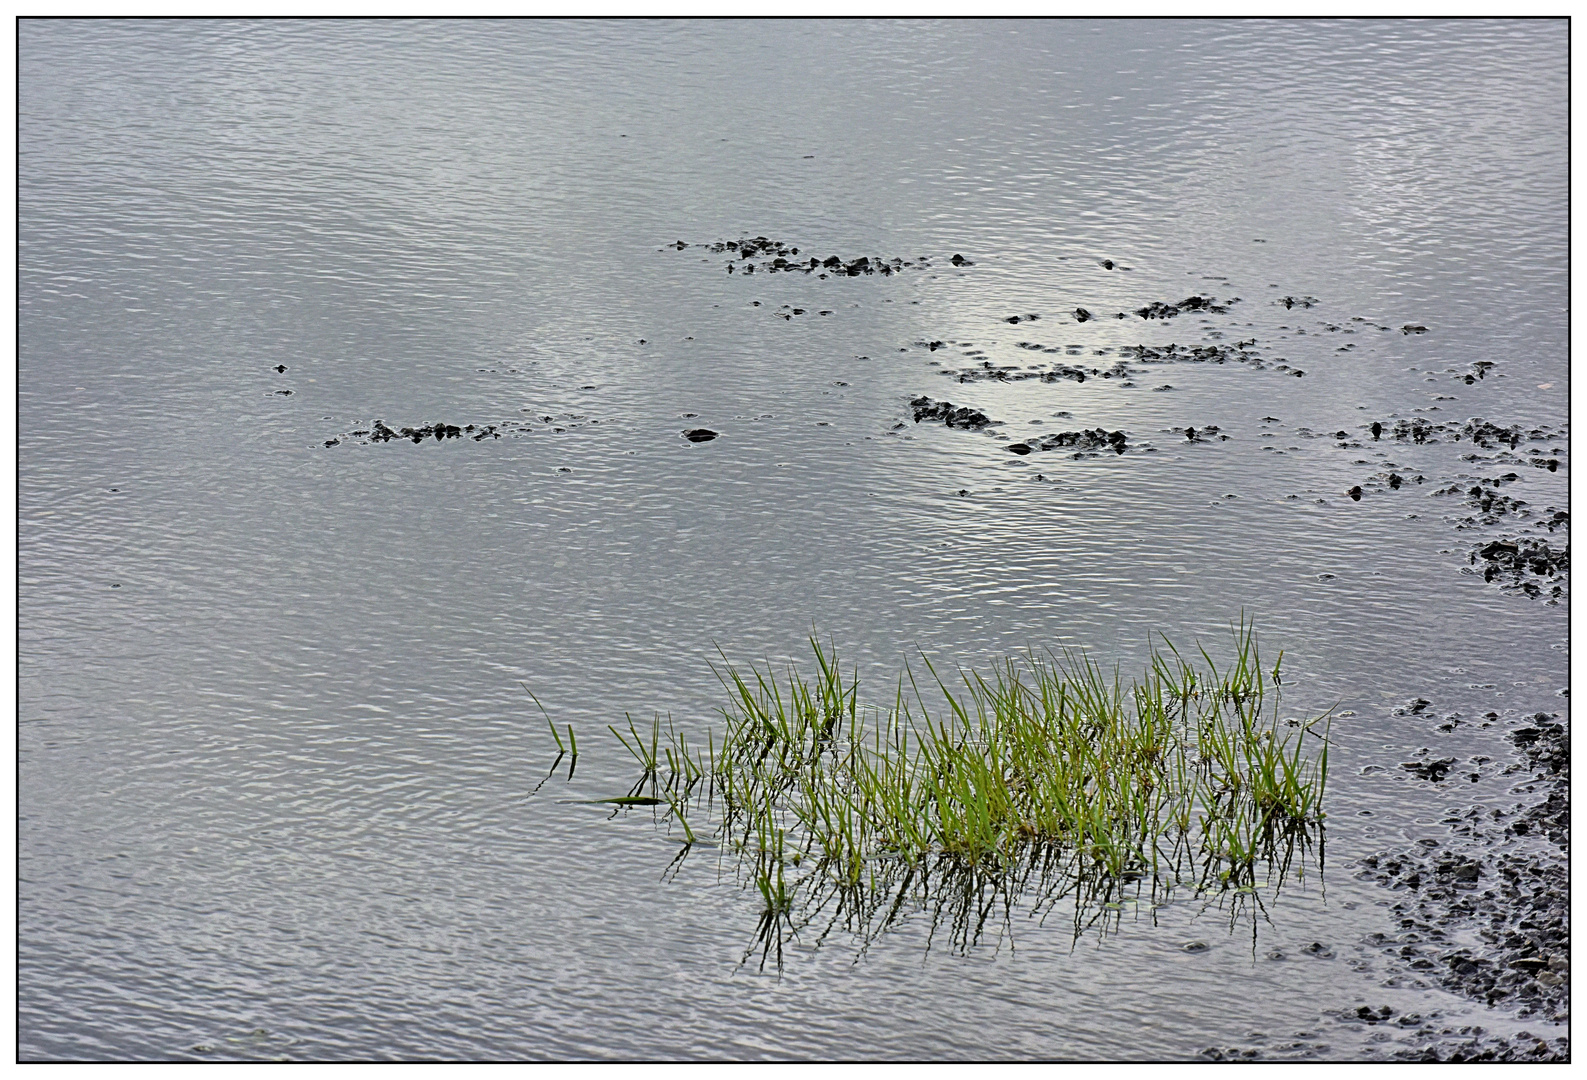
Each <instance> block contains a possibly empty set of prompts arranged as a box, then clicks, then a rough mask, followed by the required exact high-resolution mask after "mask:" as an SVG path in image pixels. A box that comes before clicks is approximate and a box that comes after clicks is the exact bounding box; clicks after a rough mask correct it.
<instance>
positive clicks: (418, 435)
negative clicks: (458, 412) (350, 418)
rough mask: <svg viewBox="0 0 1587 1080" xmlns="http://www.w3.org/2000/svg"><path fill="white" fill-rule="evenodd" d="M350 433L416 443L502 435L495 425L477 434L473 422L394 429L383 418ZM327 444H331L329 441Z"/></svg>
mask: <svg viewBox="0 0 1587 1080" xmlns="http://www.w3.org/2000/svg"><path fill="white" fill-rule="evenodd" d="M350 434H352V435H354V436H365V435H367V436H368V438H369V441H370V442H391V441H392V440H393V439H409V440H412V441H413V442H414V443H422V442H424V440H426V439H434V440H435V441H436V442H441V441H442V440H444V439H461V438H462V437H463V436H464V435H465V434H473V436H474V440H475V441H476V442H477V441H479V440H480V439H485V438H489V437H491V436H493V435H495V436H496V438H500V437H501V436H499V435H496V428H495V426H494V425H492V426H490V427H488V428H482V429H479V431H478V433H477V434H475V428H474V425H473V424H467V425H464V426H463V427H458V426H457V425H456V424H441V423H436V424H426V425H424V426H423V427H418V428H411V427H405V428H397V429H395V430H393V429H392V428H390V427H387V426H386V423H385V421H383V420H376V421H375V425H374V429H373V430H371V431H354V432H351V433H350ZM326 445H330V444H329V443H327V444H326Z"/></svg>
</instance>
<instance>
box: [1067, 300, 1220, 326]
mask: <svg viewBox="0 0 1587 1080" xmlns="http://www.w3.org/2000/svg"><path fill="white" fill-rule="evenodd" d="M1237 303H1239V297H1235V298H1234V299H1233V300H1229V301H1226V302H1224V303H1222V304H1220V303H1218V302H1217V300H1216V299H1215V298H1214V297H1211V296H1187V297H1185V298H1184V299H1183V300H1181V301H1179V303H1177V304H1165V303H1163V302H1161V301H1159V300H1154V301H1152V302H1151V303H1150V304H1147V305H1146V306H1145V307H1142V308H1136V309H1135V314H1137V315H1139V316H1140V317H1141V318H1143V319H1172V318H1173V317H1174V316H1176V315H1179V314H1180V313H1181V312H1185V311H1206V312H1210V313H1212V314H1216V315H1223V314H1225V313H1227V312H1228V310H1229V305H1230V304H1237ZM1081 321H1082V322H1083V321H1084V320H1081Z"/></svg>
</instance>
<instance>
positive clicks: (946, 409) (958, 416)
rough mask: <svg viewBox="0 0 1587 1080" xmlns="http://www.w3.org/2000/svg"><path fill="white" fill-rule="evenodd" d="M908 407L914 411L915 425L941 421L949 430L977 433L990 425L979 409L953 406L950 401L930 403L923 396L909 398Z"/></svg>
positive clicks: (988, 418)
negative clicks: (924, 421)
mask: <svg viewBox="0 0 1587 1080" xmlns="http://www.w3.org/2000/svg"><path fill="white" fill-rule="evenodd" d="M909 405H910V407H911V408H912V409H914V411H915V423H917V424H918V423H920V422H921V421H922V420H941V421H942V422H943V423H944V424H947V425H948V426H949V427H951V428H964V429H965V430H968V431H977V430H980V429H981V428H984V427H987V426H988V425H990V424H991V423H992V420H991V418H990V417H989V416H987V415H986V413H984V412H982V411H981V410H980V409H972V408H970V407H969V406H968V405H958V406H955V405H954V404H953V402H951V401H932V400H931V399H930V398H929V397H926V396H925V395H921V396H920V397H917V398H911V399H910V402H909Z"/></svg>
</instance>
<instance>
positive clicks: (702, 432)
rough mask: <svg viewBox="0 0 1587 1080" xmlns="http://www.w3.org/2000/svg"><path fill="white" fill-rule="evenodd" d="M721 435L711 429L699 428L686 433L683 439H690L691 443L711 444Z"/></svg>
mask: <svg viewBox="0 0 1587 1080" xmlns="http://www.w3.org/2000/svg"><path fill="white" fill-rule="evenodd" d="M719 434H721V433H720V432H716V431H712V430H711V429H710V428H703V427H697V428H690V429H689V430H688V431H685V432H684V433H683V437H684V438H685V439H688V440H689V441H690V442H710V441H711V440H712V439H714V438H716V437H717V435H719Z"/></svg>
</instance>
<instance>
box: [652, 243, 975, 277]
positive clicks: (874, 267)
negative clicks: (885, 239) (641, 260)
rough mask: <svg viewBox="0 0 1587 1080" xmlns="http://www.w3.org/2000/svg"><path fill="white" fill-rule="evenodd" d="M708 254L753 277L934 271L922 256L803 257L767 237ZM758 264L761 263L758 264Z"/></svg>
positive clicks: (960, 261) (961, 260) (963, 262)
mask: <svg viewBox="0 0 1587 1080" xmlns="http://www.w3.org/2000/svg"><path fill="white" fill-rule="evenodd" d="M668 246H669V247H674V248H676V249H678V250H679V251H682V250H684V249H685V248H687V247H689V245H688V244H686V243H685V242H683V241H682V240H679V241H678V242H677V243H675V244H670V245H668ZM700 246H701V248H702V249H703V250H705V251H709V252H712V253H713V254H717V255H727V256H728V260H727V272H728V273H729V274H732V273H741V274H753V273H755V272H756V270H757V269H758V270H759V271H760V272H762V273H767V274H776V273H787V274H792V273H801V274H815V275H817V276H818V277H822V278H827V277H860V276H861V275H864V274H881V275H882V276H883V277H890V276H891V275H893V274H897V273H901V272H902V271H904V270H924V269H927V268H928V267H930V265H931V263H930V261H929V260H928V259H927V258H926V257H925V256H924V255H921V256H919V257H917V258H915V259H901V258H892V259H884V258H882V257H881V256H870V255H861V256H859V257H858V258H853V259H845V258H843V257H842V256H840V255H828V256H827V257H826V258H821V257H820V256H817V255H811V254H809V253H808V252H806V253H804V254H801V253H800V251H799V249H798V248H797V247H795V246H793V245H792V244H787V243H784V242H783V241H781V240H772V239H769V238H768V237H765V236H752V237H745V238H743V239H739V240H719V241H717V242H716V243H714V244H702V245H700ZM757 260H758V261H757ZM951 261H952V263H953V265H954V266H973V265H975V264H974V263H972V262H970V260H968V259H966V258H965V257H964V256H962V255H955V256H954V257H953V259H952V260H951Z"/></svg>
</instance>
